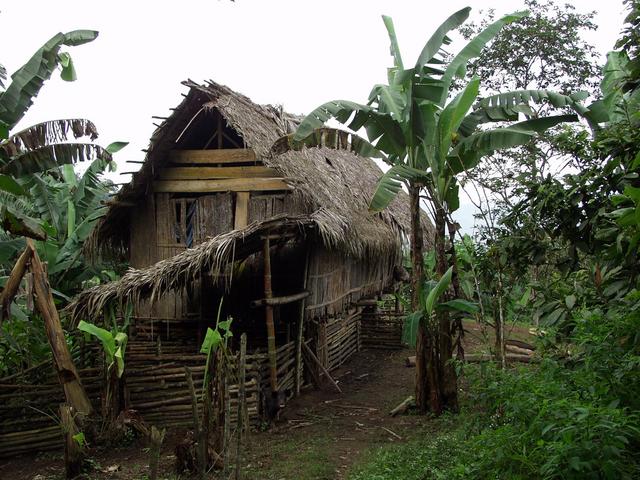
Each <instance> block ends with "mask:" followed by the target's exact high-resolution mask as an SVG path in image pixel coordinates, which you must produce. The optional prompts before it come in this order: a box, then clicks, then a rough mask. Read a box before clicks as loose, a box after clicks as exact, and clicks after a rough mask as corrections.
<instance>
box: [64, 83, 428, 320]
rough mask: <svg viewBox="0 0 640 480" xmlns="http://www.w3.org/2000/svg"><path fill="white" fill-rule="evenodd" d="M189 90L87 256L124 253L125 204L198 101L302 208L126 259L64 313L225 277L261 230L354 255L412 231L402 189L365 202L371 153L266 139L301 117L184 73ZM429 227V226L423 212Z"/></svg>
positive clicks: (372, 170) (83, 312)
mask: <svg viewBox="0 0 640 480" xmlns="http://www.w3.org/2000/svg"><path fill="white" fill-rule="evenodd" d="M183 84H184V85H186V86H187V87H189V89H190V90H189V93H188V94H187V95H186V96H185V98H184V100H183V101H182V103H181V104H180V105H179V106H178V107H177V108H176V109H175V110H174V113H173V114H172V115H171V116H170V117H169V118H168V119H167V120H166V121H165V122H164V123H163V124H162V125H161V126H160V127H159V128H158V129H157V130H156V131H155V132H154V134H153V136H152V138H151V142H150V146H149V149H148V151H147V156H146V159H145V162H144V164H143V165H142V167H141V169H140V171H139V172H137V173H136V174H134V176H133V179H132V181H131V182H130V183H129V184H127V185H125V186H124V187H123V188H122V189H121V190H120V192H119V193H118V194H117V195H116V196H115V198H114V200H113V202H112V204H111V206H110V208H109V210H108V212H107V214H106V216H105V217H104V218H103V219H102V221H101V222H100V223H99V225H98V226H97V227H96V229H95V230H94V232H93V234H92V237H91V238H90V240H89V242H88V244H87V245H85V248H87V249H88V251H89V254H90V255H93V256H97V255H102V256H107V257H112V258H113V257H121V258H122V257H125V258H126V254H127V250H128V243H129V231H130V229H129V228H128V226H129V225H130V222H132V221H135V217H134V215H132V214H131V213H130V212H131V206H132V205H135V204H136V203H137V202H140V201H141V200H142V199H143V198H144V197H145V195H147V194H150V193H152V191H153V190H152V181H153V180H154V178H155V176H156V174H157V173H159V171H160V169H161V168H162V166H163V165H164V164H165V163H166V161H167V153H168V152H169V151H170V150H171V149H173V148H174V147H175V145H176V141H177V139H178V138H179V137H180V136H181V135H182V133H183V132H184V131H185V130H186V129H188V128H189V125H190V124H191V122H192V121H193V119H194V117H196V116H197V115H198V114H199V113H201V112H202V111H203V109H216V110H217V111H219V112H220V114H221V115H222V117H223V119H224V120H225V121H226V122H227V124H228V125H229V126H231V127H232V128H233V129H234V130H235V131H236V132H238V134H239V135H240V136H241V137H242V138H243V141H244V142H245V144H246V147H247V148H251V149H253V150H254V152H255V153H256V157H257V158H258V159H260V160H262V161H263V162H264V164H265V165H267V166H268V167H271V168H273V169H275V170H277V171H278V172H279V173H280V174H281V176H282V177H283V178H284V179H285V181H286V182H287V183H288V184H289V185H290V186H291V187H292V194H293V195H296V196H298V199H299V200H301V203H302V204H303V205H304V206H305V210H306V214H303V215H286V214H285V215H282V216H277V217H272V218H270V219H266V220H264V221H262V222H255V223H252V224H250V225H248V226H247V227H246V228H243V229H239V230H233V231H230V232H227V233H223V234H221V235H218V236H216V237H214V238H210V239H208V240H205V241H204V242H202V243H200V244H199V245H196V246H195V247H193V248H189V249H187V250H185V251H183V252H182V253H179V254H177V255H175V256H174V257H172V258H169V259H166V260H161V261H159V262H158V263H156V264H154V265H152V266H150V267H147V268H144V269H139V270H136V269H130V270H129V271H128V272H127V273H126V274H125V275H124V276H123V277H122V278H121V279H120V280H118V281H115V282H111V283H108V284H105V285H100V286H97V287H93V288H91V289H88V290H86V291H84V292H82V293H81V294H79V295H78V296H77V297H76V298H75V299H74V300H73V301H72V302H71V304H70V305H69V306H68V307H67V308H66V312H67V313H69V314H70V316H71V322H72V323H74V322H77V321H78V320H79V319H80V318H92V317H94V316H95V315H97V314H98V313H99V312H100V311H101V310H102V309H103V307H104V306H105V305H107V304H108V303H110V302H113V301H121V302H125V303H126V302H137V301H139V300H142V299H147V298H151V299H152V300H153V299H154V298H159V297H160V296H161V295H163V294H164V293H165V292H168V291H171V290H176V289H179V288H182V287H184V286H185V285H186V284H187V283H188V282H190V281H192V280H194V279H196V278H198V277H199V275H201V274H210V275H211V276H212V277H213V278H214V279H215V278H217V279H218V280H220V279H221V278H227V276H226V273H228V271H229V270H228V268H229V267H230V266H232V264H233V263H234V262H235V261H236V260H241V259H243V258H246V257H247V256H249V255H251V254H253V253H255V252H256V251H258V250H259V248H260V245H261V240H260V239H261V237H262V236H264V235H265V234H266V233H267V232H268V233H269V235H271V234H272V233H273V232H275V233H278V234H283V235H284V237H283V238H285V239H287V238H289V239H290V238H291V235H292V234H295V235H296V236H297V237H300V236H304V235H307V234H309V233H312V234H313V235H314V236H315V238H317V239H318V240H319V241H320V242H322V244H323V245H324V246H325V247H326V248H328V249H330V250H334V249H335V250H340V251H343V252H345V253H346V254H348V255H351V256H354V257H356V258H361V259H363V260H364V259H375V260H378V259H380V258H388V257H389V256H393V257H394V258H399V253H400V249H401V245H402V243H403V241H404V239H405V238H406V237H408V235H409V231H410V215H409V202H408V196H407V195H406V193H404V192H400V195H398V197H397V198H396V199H395V200H394V201H393V202H392V203H391V205H390V206H389V208H387V209H386V210H385V211H383V212H382V213H377V214H372V213H370V212H369V210H368V206H369V200H370V199H371V197H372V195H373V192H374V189H375V187H376V184H377V181H378V179H379V178H380V176H381V175H382V171H381V170H380V168H379V167H378V166H377V165H376V164H375V163H374V162H373V160H371V159H369V158H364V157H360V156H357V155H355V154H354V153H352V152H351V151H349V150H348V149H336V148H328V147H326V146H322V147H313V148H303V149H302V150H300V151H293V150H288V151H287V150H286V149H278V148H273V146H274V144H275V143H276V141H277V140H278V139H280V138H282V137H284V136H286V135H288V134H291V133H293V132H294V131H295V129H296V127H297V125H298V123H299V120H300V118H298V117H295V116H293V115H290V114H287V113H285V112H283V111H282V109H280V108H277V107H273V106H271V105H265V106H262V105H257V104H255V103H253V102H251V100H249V99H248V98H247V97H245V96H243V95H240V94H238V93H236V92H234V91H232V90H230V89H229V88H227V87H225V86H222V85H218V84H216V83H214V82H211V81H210V82H207V84H206V85H199V84H196V83H194V82H192V81H187V82H183ZM422 218H423V225H424V226H425V229H426V230H427V235H425V238H426V239H427V242H429V239H430V238H431V236H432V235H431V234H430V233H429V232H431V231H432V229H433V227H432V225H431V223H430V222H429V220H428V218H427V216H426V215H423V216H422Z"/></svg>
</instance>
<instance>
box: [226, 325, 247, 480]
mask: <svg viewBox="0 0 640 480" xmlns="http://www.w3.org/2000/svg"><path fill="white" fill-rule="evenodd" d="M246 356H247V334H246V333H243V334H242V336H241V337H240V360H239V366H238V388H239V391H238V414H237V415H238V417H237V418H238V426H237V429H236V431H237V435H238V441H237V444H236V472H235V474H236V479H235V480H240V477H241V476H242V474H241V468H242V433H243V429H244V409H245V408H246V405H245V373H246V372H245V362H246ZM225 464H226V462H225Z"/></svg>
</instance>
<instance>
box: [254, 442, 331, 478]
mask: <svg viewBox="0 0 640 480" xmlns="http://www.w3.org/2000/svg"><path fill="white" fill-rule="evenodd" d="M251 448H253V449H263V450H264V452H263V453H262V455H260V457H258V458H256V459H254V461H253V462H252V463H251V464H250V465H248V466H247V467H245V469H244V478H260V479H264V480H281V479H287V480H289V479H298V478H302V477H301V474H302V471H304V478H305V479H309V480H333V479H334V478H335V476H336V473H335V470H334V468H335V466H334V463H333V462H332V461H331V458H330V454H331V442H330V440H329V439H328V438H325V437H309V439H308V440H306V441H304V442H300V441H299V439H297V440H293V439H292V440H288V441H284V442H277V443H272V444H266V445H252V446H251Z"/></svg>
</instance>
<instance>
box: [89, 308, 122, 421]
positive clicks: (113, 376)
mask: <svg viewBox="0 0 640 480" xmlns="http://www.w3.org/2000/svg"><path fill="white" fill-rule="evenodd" d="M132 314H133V306H132V305H131V304H128V305H127V306H126V307H124V308H123V323H122V325H118V322H117V320H116V310H115V308H114V307H113V306H111V307H110V308H109V309H108V310H107V311H106V313H105V320H106V321H105V323H107V321H110V323H111V326H112V327H111V331H109V330H106V329H104V328H102V327H98V326H97V325H94V324H93V323H88V322H85V321H84V320H81V321H80V323H79V324H78V330H80V331H81V332H85V333H87V334H89V335H93V336H94V337H96V338H97V339H98V340H100V342H101V343H102V348H103V350H104V354H105V360H106V361H105V369H104V375H105V381H104V390H103V392H102V395H101V400H102V418H103V421H104V425H105V427H106V428H107V429H111V428H113V426H114V425H115V421H116V418H117V416H118V414H119V413H120V410H121V409H122V407H123V405H122V403H121V395H120V388H121V381H120V379H121V378H122V375H123V374H124V369H125V351H126V348H127V340H128V336H127V333H126V332H127V330H128V328H129V321H130V319H131V316H132Z"/></svg>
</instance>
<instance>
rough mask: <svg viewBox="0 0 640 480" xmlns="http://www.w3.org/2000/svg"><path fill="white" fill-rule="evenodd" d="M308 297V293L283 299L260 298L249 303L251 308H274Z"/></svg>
mask: <svg viewBox="0 0 640 480" xmlns="http://www.w3.org/2000/svg"><path fill="white" fill-rule="evenodd" d="M309 295H310V292H308V291H307V292H300V293H296V294H294V295H287V296H284V297H272V298H261V299H260V300H254V301H252V302H251V307H253V308H256V307H264V306H267V305H268V306H271V307H275V306H276V305H286V304H288V303H293V302H297V301H299V300H302V299H303V298H307V297H308V296H309Z"/></svg>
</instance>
